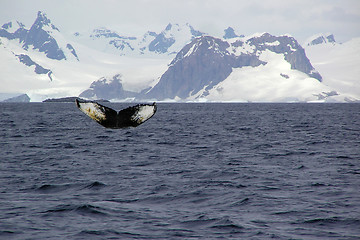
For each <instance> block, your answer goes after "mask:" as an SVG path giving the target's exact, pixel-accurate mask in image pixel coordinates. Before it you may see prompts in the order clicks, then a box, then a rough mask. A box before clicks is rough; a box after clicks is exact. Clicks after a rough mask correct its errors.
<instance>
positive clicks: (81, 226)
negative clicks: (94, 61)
mask: <svg viewBox="0 0 360 240" xmlns="http://www.w3.org/2000/svg"><path fill="white" fill-rule="evenodd" d="M108 105H109V106H112V107H114V108H116V109H121V108H123V107H125V106H128V104H108ZM0 112H1V117H0V183H1V184H0V239H37V240H38V239H360V137H359V136H360V104H225V103H223V104H220V103H219V104H210V103H207V104H161V103H160V104H158V111H157V113H156V114H155V116H154V117H153V118H151V119H150V120H149V121H147V122H145V123H144V124H143V125H141V126H139V127H137V128H132V129H118V130H109V129H105V128H103V127H102V126H100V125H99V124H97V123H96V122H94V121H93V120H91V119H90V118H88V117H87V116H85V115H84V114H83V113H81V112H80V111H79V110H78V109H77V108H76V106H75V104H69V103H67V104H66V103H27V104H12V103H6V104H5V103H1V104H0Z"/></svg>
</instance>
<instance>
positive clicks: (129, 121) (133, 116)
mask: <svg viewBox="0 0 360 240" xmlns="http://www.w3.org/2000/svg"><path fill="white" fill-rule="evenodd" d="M75 102H76V106H77V107H78V108H79V109H80V110H81V111H82V112H83V113H85V114H86V115H88V116H89V117H90V118H91V119H93V120H95V121H96V122H98V123H99V124H101V125H102V126H104V127H106V128H127V127H137V126H139V125H140V124H142V123H144V122H145V121H147V120H148V119H149V118H151V117H152V116H153V115H154V114H155V112H156V109H157V107H156V103H155V102H154V103H153V104H138V105H135V106H132V107H128V108H125V109H123V110H121V111H119V112H117V111H115V110H114V109H111V108H109V107H106V106H103V105H101V104H99V103H97V102H94V101H85V100H79V99H76V100H75Z"/></svg>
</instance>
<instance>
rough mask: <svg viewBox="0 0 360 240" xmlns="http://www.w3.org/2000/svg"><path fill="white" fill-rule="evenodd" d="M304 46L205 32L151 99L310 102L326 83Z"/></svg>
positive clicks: (268, 37) (186, 49)
mask: <svg viewBox="0 0 360 240" xmlns="http://www.w3.org/2000/svg"><path fill="white" fill-rule="evenodd" d="M321 81H322V77H321V75H320V74H319V73H318V72H317V71H316V70H315V69H314V68H313V66H312V65H311V63H310V61H309V60H308V58H307V57H306V55H305V51H304V49H303V48H302V47H301V46H300V44H299V43H298V42H297V41H296V40H295V39H294V38H293V37H291V36H273V35H271V34H269V33H264V34H256V35H254V36H250V37H243V38H241V37H237V38H231V39H219V38H215V37H212V36H202V37H199V38H196V39H195V40H193V41H192V42H191V43H189V44H187V45H186V46H185V47H184V48H183V49H182V50H181V51H180V52H179V53H178V54H177V55H176V57H175V58H174V60H173V61H172V62H171V64H170V66H169V69H168V70H167V71H166V72H165V73H164V74H163V75H162V77H161V79H160V81H159V83H158V84H157V85H155V86H154V87H153V88H152V89H151V90H150V91H148V92H147V94H146V97H147V98H150V99H151V98H154V99H162V100H163V99H178V100H211V101H311V100H317V99H318V98H317V97H316V96H315V95H319V94H322V92H323V91H330V89H327V88H326V87H325V86H324V87H322V84H321Z"/></svg>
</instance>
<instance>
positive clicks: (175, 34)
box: [74, 23, 204, 57]
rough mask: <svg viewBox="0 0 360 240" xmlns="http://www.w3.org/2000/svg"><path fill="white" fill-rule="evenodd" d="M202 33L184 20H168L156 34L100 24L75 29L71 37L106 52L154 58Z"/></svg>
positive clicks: (174, 50) (175, 49)
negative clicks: (130, 33)
mask: <svg viewBox="0 0 360 240" xmlns="http://www.w3.org/2000/svg"><path fill="white" fill-rule="evenodd" d="M203 34H204V33H202V32H200V31H198V30H195V29H194V28H193V27H192V26H191V25H190V24H188V23H187V24H184V25H179V24H171V23H169V24H168V25H167V26H166V27H165V29H164V30H163V31H161V32H160V33H156V32H153V31H148V32H146V33H145V34H143V35H141V36H137V37H135V36H127V35H126V34H121V33H119V32H117V31H114V30H111V29H107V28H105V27H102V28H96V29H94V30H92V31H91V32H76V33H74V40H76V41H78V42H80V43H82V44H83V45H86V46H88V47H91V48H95V49H97V50H100V51H105V52H108V53H113V54H118V55H126V56H139V55H146V56H151V57H156V55H175V54H176V53H177V52H178V51H180V49H181V48H182V47H183V46H185V44H187V43H188V42H190V41H191V40H192V39H194V38H195V37H198V36H202V35H203Z"/></svg>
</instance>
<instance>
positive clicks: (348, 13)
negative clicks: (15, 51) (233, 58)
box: [0, 0, 360, 42]
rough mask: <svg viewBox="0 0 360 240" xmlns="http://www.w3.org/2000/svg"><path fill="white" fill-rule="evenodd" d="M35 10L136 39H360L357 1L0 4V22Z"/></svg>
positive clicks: (4, 0) (69, 24)
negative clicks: (264, 35)
mask: <svg viewBox="0 0 360 240" xmlns="http://www.w3.org/2000/svg"><path fill="white" fill-rule="evenodd" d="M39 10H41V11H44V12H46V14H47V16H48V17H49V18H50V19H51V20H52V22H53V23H54V24H55V25H56V26H57V27H58V28H60V30H61V31H63V32H67V33H70V32H75V31H84V30H90V29H93V28H94V27H99V26H107V27H109V28H113V29H115V30H117V31H118V32H120V33H128V35H130V34H133V35H135V34H136V33H144V32H145V31H147V30H152V31H156V32H159V31H161V30H162V29H164V28H165V26H166V25H167V24H168V23H169V22H172V23H180V24H183V23H190V24H191V25H192V26H193V27H194V28H195V29H198V30H200V31H203V32H206V33H208V34H211V35H214V36H222V35H223V30H224V29H225V28H227V27H228V26H231V27H233V28H234V29H235V31H236V32H237V33H238V34H244V35H250V34H253V33H256V32H269V33H271V34H275V35H280V34H286V33H288V34H291V35H292V36H294V37H295V38H297V39H298V40H299V41H300V42H302V41H304V40H305V39H306V38H308V37H310V36H311V35H314V34H316V33H320V32H323V33H327V32H331V33H334V34H335V38H336V39H337V40H338V41H340V42H343V41H347V40H349V39H350V38H353V37H360V0H246V1H243V0H206V1H205V0H203V1H200V0H71V1H70V0H51V1H50V0H0V23H1V24H2V23H5V22H6V21H9V20H20V21H22V22H23V23H24V24H25V25H26V26H27V27H30V26H31V24H32V23H33V21H34V20H35V18H36V13H37V11H39Z"/></svg>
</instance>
